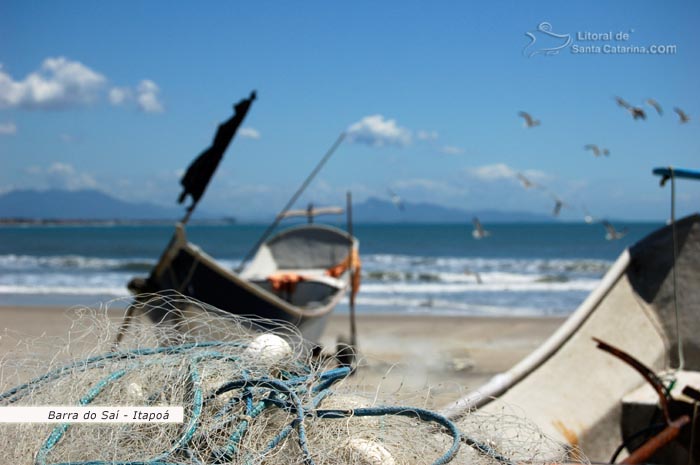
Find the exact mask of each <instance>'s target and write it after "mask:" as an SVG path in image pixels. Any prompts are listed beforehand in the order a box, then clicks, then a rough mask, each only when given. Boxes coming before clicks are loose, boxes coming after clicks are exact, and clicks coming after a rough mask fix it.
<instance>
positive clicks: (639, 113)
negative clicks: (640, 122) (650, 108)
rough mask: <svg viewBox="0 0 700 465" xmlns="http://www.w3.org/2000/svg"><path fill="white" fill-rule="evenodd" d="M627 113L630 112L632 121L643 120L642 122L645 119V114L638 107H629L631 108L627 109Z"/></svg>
mask: <svg viewBox="0 0 700 465" xmlns="http://www.w3.org/2000/svg"><path fill="white" fill-rule="evenodd" d="M627 111H629V112H630V115H632V118H634V119H640V118H641V119H644V120H645V119H647V114H646V112H645V111H644V110H643V109H641V108H639V107H631V108H628V109H627Z"/></svg>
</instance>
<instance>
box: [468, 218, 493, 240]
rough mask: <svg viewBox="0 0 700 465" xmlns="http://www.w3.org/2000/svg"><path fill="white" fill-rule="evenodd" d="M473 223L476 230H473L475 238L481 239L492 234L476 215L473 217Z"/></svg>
mask: <svg viewBox="0 0 700 465" xmlns="http://www.w3.org/2000/svg"><path fill="white" fill-rule="evenodd" d="M472 223H473V224H474V230H473V231H472V237H474V239H481V238H483V237H488V236H490V235H491V233H490V232H489V231H487V230H485V229H484V227H483V226H481V222H480V221H479V218H477V217H476V216H475V217H474V218H473V219H472Z"/></svg>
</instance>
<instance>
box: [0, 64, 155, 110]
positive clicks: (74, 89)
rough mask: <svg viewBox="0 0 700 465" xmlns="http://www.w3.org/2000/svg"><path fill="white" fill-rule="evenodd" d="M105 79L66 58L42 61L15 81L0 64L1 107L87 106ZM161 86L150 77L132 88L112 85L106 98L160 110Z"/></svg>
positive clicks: (100, 95)
mask: <svg viewBox="0 0 700 465" xmlns="http://www.w3.org/2000/svg"><path fill="white" fill-rule="evenodd" d="M106 84H107V78H106V77H105V76H103V75H102V74H100V73H98V72H97V71H94V70H92V69H90V68H89V67H87V66H85V65H84V64H82V63H80V62H79V61H71V60H69V59H67V58H65V57H51V58H47V59H45V60H44V62H43V63H42V64H41V68H39V70H37V71H34V72H32V73H30V74H28V75H27V76H26V77H25V78H24V79H23V80H15V79H14V78H13V77H12V76H11V75H10V74H9V73H7V72H6V71H5V70H4V69H3V67H2V64H0V108H25V109H57V108H68V107H72V106H81V105H87V104H89V103H92V102H95V101H96V100H98V98H104V93H105V86H106ZM159 93H160V88H159V87H158V85H157V84H156V83H155V82H153V81H151V80H150V79H144V80H142V81H141V82H140V83H139V84H138V85H137V86H136V88H135V89H132V88H130V87H112V88H111V89H109V91H108V92H107V99H108V100H109V102H110V103H112V104H113V105H122V104H125V103H127V102H134V103H135V104H136V106H137V107H138V108H139V109H140V110H141V111H144V112H146V113H160V112H162V111H163V103H162V102H161V101H160V97H159Z"/></svg>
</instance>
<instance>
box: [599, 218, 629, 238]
mask: <svg viewBox="0 0 700 465" xmlns="http://www.w3.org/2000/svg"><path fill="white" fill-rule="evenodd" d="M601 223H602V224H603V227H605V231H606V233H605V239H606V240H608V241H614V240H617V239H622V238H623V237H625V236H626V235H627V228H624V229H623V230H621V231H617V230H615V227H614V226H613V225H611V224H610V223H608V222H607V221H606V220H603V221H601Z"/></svg>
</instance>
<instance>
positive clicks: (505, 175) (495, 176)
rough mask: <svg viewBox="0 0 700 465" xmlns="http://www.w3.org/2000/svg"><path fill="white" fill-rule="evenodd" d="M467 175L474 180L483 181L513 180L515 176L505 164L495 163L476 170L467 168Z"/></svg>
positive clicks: (515, 173)
mask: <svg viewBox="0 0 700 465" xmlns="http://www.w3.org/2000/svg"><path fill="white" fill-rule="evenodd" d="M467 173H468V174H469V175H471V176H473V177H475V178H478V179H481V180H483V181H496V180H499V179H509V178H514V177H516V175H517V171H515V170H514V169H513V168H511V167H510V166H508V165H506V164H505V163H496V164H494V165H484V166H479V167H476V168H467Z"/></svg>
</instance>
